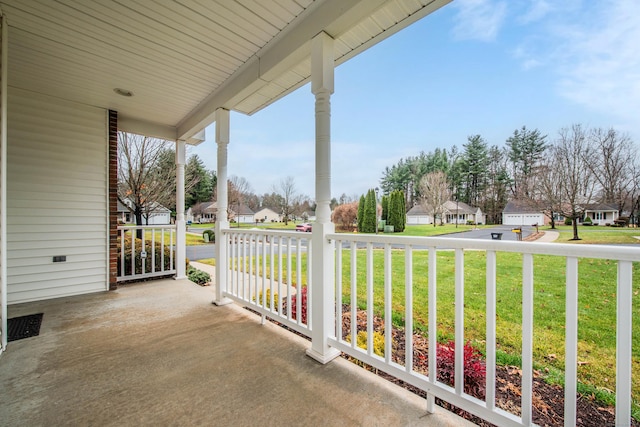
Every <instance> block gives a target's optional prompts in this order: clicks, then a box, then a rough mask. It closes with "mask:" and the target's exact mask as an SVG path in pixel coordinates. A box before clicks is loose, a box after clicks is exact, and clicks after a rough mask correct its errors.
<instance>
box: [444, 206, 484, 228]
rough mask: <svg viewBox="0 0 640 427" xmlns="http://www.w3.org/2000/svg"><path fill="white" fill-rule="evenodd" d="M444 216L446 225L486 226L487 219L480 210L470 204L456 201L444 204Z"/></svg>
mask: <svg viewBox="0 0 640 427" xmlns="http://www.w3.org/2000/svg"><path fill="white" fill-rule="evenodd" d="M443 207H444V215H445V220H444V222H445V223H446V224H467V223H468V222H472V223H474V224H485V223H486V217H485V214H484V213H483V212H482V209H480V208H474V207H472V206H469V205H468V204H466V203H464V202H460V201H455V200H448V201H446V202H444V205H443Z"/></svg>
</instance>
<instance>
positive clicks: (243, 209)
mask: <svg viewBox="0 0 640 427" xmlns="http://www.w3.org/2000/svg"><path fill="white" fill-rule="evenodd" d="M236 210H237V212H236V211H235V210H231V212H229V214H230V215H229V219H230V220H234V221H236V222H238V223H240V224H251V223H254V222H256V218H255V213H254V212H253V211H252V210H251V209H250V208H249V206H247V205H240V207H239V208H237V209H236Z"/></svg>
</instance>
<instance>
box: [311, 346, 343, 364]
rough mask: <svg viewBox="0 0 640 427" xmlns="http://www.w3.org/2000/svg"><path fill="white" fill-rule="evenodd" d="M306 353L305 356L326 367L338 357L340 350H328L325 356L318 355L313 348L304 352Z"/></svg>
mask: <svg viewBox="0 0 640 427" xmlns="http://www.w3.org/2000/svg"><path fill="white" fill-rule="evenodd" d="M306 353H307V356H309V357H310V358H312V359H315V360H317V361H318V362H320V363H322V364H323V365H326V364H327V363H329V362H331V361H332V360H333V359H335V358H336V357H338V356H340V350H338V349H336V348H329V351H327V352H326V354H322V353H318V352H317V351H315V350H314V349H313V348H311V347H310V348H308V349H307V350H306Z"/></svg>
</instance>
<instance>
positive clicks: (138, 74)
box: [0, 0, 448, 139]
mask: <svg viewBox="0 0 640 427" xmlns="http://www.w3.org/2000/svg"><path fill="white" fill-rule="evenodd" d="M447 1H448V0H436V1H432V0H394V1H381V0H316V1H312V0H260V1H252V0H235V1H234V0H216V1H214V0H163V1H150V0H57V1H51V0H0V8H1V9H2V13H3V14H5V15H6V17H7V22H8V25H9V79H8V82H9V86H10V87H18V88H22V89H26V90H31V91H35V92H39V93H43V94H47V95H50V96H54V97H59V98H63V99H67V100H71V101H75V102H79V103H83V104H87V105H92V106H97V107H101V108H106V109H113V110H116V111H118V114H119V117H120V120H121V123H123V124H126V125H127V126H130V127H131V128H132V129H131V130H135V129H138V130H140V131H141V132H142V131H143V132H145V133H147V134H155V135H154V136H161V137H169V138H171V139H174V138H189V137H193V136H194V135H196V133H197V132H198V131H200V130H202V129H203V128H204V127H205V126H207V125H208V124H210V123H211V122H212V121H213V112H214V111H215V109H216V108H227V109H231V110H235V111H239V112H242V113H246V114H252V113H254V112H256V111H258V110H260V109H262V108H265V107H266V106H268V105H270V104H271V103H273V102H274V101H276V100H277V99H279V98H281V97H282V96H284V95H286V94H287V93H289V92H291V91H293V90H295V89H296V88H298V87H300V86H301V85H303V84H304V83H306V82H307V81H309V78H310V59H309V42H310V40H311V38H312V37H313V36H314V35H316V34H318V33H319V32H320V31H325V32H327V33H328V34H329V35H331V36H332V37H334V38H335V40H336V43H335V58H336V61H337V63H338V64H340V63H342V62H344V61H346V60H348V59H349V58H351V57H353V56H354V55H356V54H357V53H359V52H361V51H363V50H364V49H366V48H368V47H369V46H371V45H372V44H374V43H375V42H377V41H379V40H381V39H382V38H385V37H388V36H389V35H391V34H393V33H394V32H395V31H398V30H399V29H401V28H404V27H406V26H407V25H409V24H410V23H411V22H413V21H415V20H417V19H419V18H421V17H422V16H424V15H426V14H428V13H430V12H431V11H433V10H435V9H437V8H439V7H441V6H442V5H444V4H446V3H447ZM114 88H122V89H127V90H130V91H132V92H133V93H134V96H132V97H123V96H121V95H118V94H116V93H115V92H114ZM172 137H173V138H172Z"/></svg>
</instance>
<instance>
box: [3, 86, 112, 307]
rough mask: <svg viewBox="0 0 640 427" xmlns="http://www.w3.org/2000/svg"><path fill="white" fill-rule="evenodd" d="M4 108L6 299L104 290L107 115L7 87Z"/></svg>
mask: <svg viewBox="0 0 640 427" xmlns="http://www.w3.org/2000/svg"><path fill="white" fill-rule="evenodd" d="M9 106H10V108H9V120H8V123H9V130H8V135H9V144H8V156H7V157H8V163H9V165H8V168H7V172H8V185H7V192H8V194H7V216H8V218H7V222H8V227H7V232H8V233H7V234H8V236H7V241H8V257H7V258H8V285H9V286H8V294H9V295H8V302H9V303H18V302H26V301H34V300H40V299H47V298H57V297H62V296H69V295H77V294H82V293H88V292H96V291H104V290H106V289H107V225H108V215H107V213H108V209H107V149H108V140H107V114H106V111H105V110H103V109H99V108H94V107H89V106H85V105H80V104H75V103H70V102H66V101H62V100H59V99H56V98H50V97H46V96H42V95H36V94H33V93H31V92H28V91H23V90H19V89H12V88H10V90H9ZM57 255H63V256H66V262H59V263H54V262H53V257H54V256H57Z"/></svg>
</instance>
